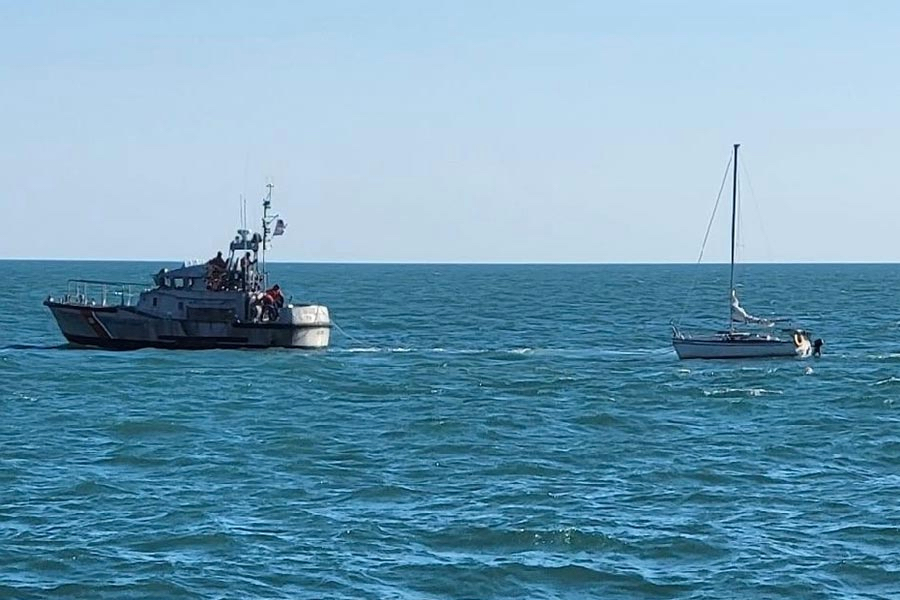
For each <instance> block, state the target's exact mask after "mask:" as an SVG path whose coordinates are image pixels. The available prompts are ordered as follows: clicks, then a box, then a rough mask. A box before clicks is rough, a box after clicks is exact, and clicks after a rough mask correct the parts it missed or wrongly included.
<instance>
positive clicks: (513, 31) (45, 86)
mask: <svg viewBox="0 0 900 600" xmlns="http://www.w3.org/2000/svg"><path fill="white" fill-rule="evenodd" d="M0 32H2V35H0V215H2V217H0V218H2V222H3V223H4V224H5V227H4V230H5V231H4V235H3V236H0V258H63V259H147V260H175V261H177V260H184V259H195V258H203V259H205V258H208V257H209V256H212V255H213V254H215V251H216V250H218V249H224V248H225V247H226V245H227V243H228V241H229V240H230V239H231V238H232V236H233V235H234V230H235V229H236V228H237V226H238V225H239V224H240V223H239V219H240V198H241V197H242V196H244V197H246V198H247V199H248V212H249V214H250V216H251V217H253V218H254V220H255V219H256V218H258V215H259V211H260V207H259V202H260V200H261V198H262V196H263V195H264V193H265V185H266V183H268V182H272V183H273V184H274V186H275V188H274V192H273V204H274V206H275V208H276V209H277V211H278V212H279V213H280V215H281V216H282V217H283V218H284V220H285V221H286V222H287V224H288V227H287V233H286V235H285V236H283V237H279V238H277V239H276V241H275V244H274V247H273V250H272V252H271V254H270V255H269V257H270V259H272V260H276V261H290V262H303V261H311V262H329V261H335V262H567V263H569V262H576V263H582V262H584V263H606V262H613V263H621V262H625V263H642V262H650V263H669V262H676V263H680V262H694V261H696V260H697V257H698V253H699V250H700V245H701V242H702V240H703V235H704V232H705V230H706V227H707V223H708V221H709V218H710V214H711V211H712V208H713V206H714V204H715V201H716V195H717V192H718V190H719V186H720V184H721V181H722V176H723V173H724V171H725V167H726V164H727V162H728V158H729V154H730V152H731V149H732V144H733V143H741V144H742V146H741V159H742V165H743V166H742V170H741V182H742V185H741V190H742V192H741V200H742V204H741V206H742V208H741V213H740V214H741V228H740V230H741V246H740V248H739V256H740V257H741V259H742V260H745V261H748V262H898V261H900V241H898V236H897V235H896V233H895V232H896V230H897V227H898V223H900V192H898V186H897V184H896V173H897V166H896V165H897V163H898V160H900V149H898V144H897V140H898V139H900V76H898V74H900V3H896V2H888V1H880V2H876V1H864V0H863V1H860V2H843V1H842V2H833V1H829V0H819V1H815V2H808V1H796V2H783V1H766V0H760V1H755V2H736V1H730V0H717V1H709V2H707V1H703V0H698V1H694V2H668V1H646V0H636V1H629V2H603V1H599V0H595V1H585V2H574V1H566V0H559V1H554V2H548V1H542V2H535V1H529V0H518V1H512V0H510V1H491V0H479V1H465V0H460V1H456V2H437V1H435V2H422V1H421V0H415V1H408V2H407V1H391V0H385V1H384V2H364V1H351V0H346V1H335V2H321V1H317V2H304V1H285V2H279V1H269V2H265V3H260V2H249V1H248V2H227V1H199V0H195V1H177V2H176V1H170V2H167V1H155V2H150V1H142V0H130V1H129V2H108V1H107V2H83V1H77V0H75V1H69V2H61V1H60V2H52V1H46V2H17V1H14V0H0ZM744 169H746V170H744ZM726 195H727V194H726ZM727 200H728V198H725V199H723V202H724V203H725V204H726V205H727ZM727 209H728V207H727V206H725V207H724V208H723V207H720V210H719V211H718V213H717V214H718V217H717V220H716V221H715V222H714V223H713V229H712V233H711V235H710V239H709V242H708V244H707V247H706V252H705V255H704V260H705V261H712V262H715V261H726V262H727V260H728V252H729V242H728V228H729V222H728V218H729V215H728V210H727Z"/></svg>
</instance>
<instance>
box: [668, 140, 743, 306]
mask: <svg viewBox="0 0 900 600" xmlns="http://www.w3.org/2000/svg"><path fill="white" fill-rule="evenodd" d="M732 160H733V157H732V155H731V154H729V155H728V164H727V165H725V173H724V174H723V175H722V183H721V185H719V193H718V194H717V195H716V203H715V205H714V206H713V210H712V214H711V215H710V216H709V223H707V225H706V234H705V235H704V236H703V243H702V244H701V245H700V256H699V257H697V264H698V265H699V264H700V261H701V260H703V252H704V251H705V250H706V242H707V240H709V232H710V231H711V230H712V226H713V222H714V221H715V220H716V212H717V211H718V210H719V201H720V200H721V199H722V192H723V191H724V190H725V183H726V182H727V181H728V171H729V169H731V161H732ZM699 275H700V274H699V273H698V272H697V269H694V279H693V280H692V281H691V287H690V288H688V293H687V295H686V296H685V298H684V303H683V304H682V306H681V313H680V314H679V316H678V321H677V323H681V317H683V316H684V313H685V311H686V310H687V307H688V303H689V302H690V301H691V296H692V295H693V293H694V288H695V287H696V286H697V277H699Z"/></svg>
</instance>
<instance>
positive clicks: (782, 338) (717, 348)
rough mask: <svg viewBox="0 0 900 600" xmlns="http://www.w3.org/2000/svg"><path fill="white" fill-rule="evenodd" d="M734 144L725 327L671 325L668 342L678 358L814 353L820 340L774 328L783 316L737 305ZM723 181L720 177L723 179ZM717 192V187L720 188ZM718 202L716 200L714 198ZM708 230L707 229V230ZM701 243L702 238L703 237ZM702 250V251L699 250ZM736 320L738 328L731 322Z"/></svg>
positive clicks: (736, 184)
mask: <svg viewBox="0 0 900 600" xmlns="http://www.w3.org/2000/svg"><path fill="white" fill-rule="evenodd" d="M739 147H740V144H735V145H734V157H733V159H732V160H733V164H734V172H733V176H732V195H731V278H730V281H731V283H730V285H729V290H730V306H729V318H728V329H727V330H724V331H714V332H711V333H705V334H698V335H694V334H691V333H687V332H683V331H681V329H679V328H678V326H676V325H673V326H672V346H673V347H674V348H675V353H676V354H678V358H681V359H685V358H768V357H801V358H806V357H809V356H812V355H816V356H818V355H819V354H820V353H821V349H822V343H823V342H822V340H821V339H817V340H815V341H814V342H811V341H810V340H811V337H810V335H809V333H808V332H806V331H805V330H803V329H798V328H793V327H783V326H782V327H781V328H780V329H776V326H777V325H778V323H785V322H787V320H786V319H767V318H760V317H754V316H753V315H751V314H749V313H748V312H747V311H746V310H744V308H743V307H742V306H741V304H740V301H739V300H738V297H737V291H736V290H735V285H734V251H735V238H736V235H735V234H736V229H737V227H736V225H737V202H738V194H737V190H738V173H737V164H738V148H739ZM723 185H724V181H723ZM720 194H721V190H720ZM717 203H718V202H717ZM707 233H708V232H707ZM704 243H705V241H704ZM701 254H702V253H701ZM736 323H740V324H741V325H742V329H738V328H737V327H736V326H735V324H736Z"/></svg>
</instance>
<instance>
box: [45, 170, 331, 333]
mask: <svg viewBox="0 0 900 600" xmlns="http://www.w3.org/2000/svg"><path fill="white" fill-rule="evenodd" d="M267 187H268V193H267V195H266V197H265V199H264V200H263V217H262V233H254V232H252V231H250V230H249V229H246V228H243V229H239V230H238V232H237V236H236V237H235V238H234V240H233V241H232V242H231V244H230V246H229V250H230V252H229V255H228V259H227V260H226V259H225V258H224V257H222V256H221V254H222V253H221V252H220V253H219V256H217V257H216V258H215V259H213V260H211V261H209V262H207V263H205V264H184V265H182V267H181V268H178V269H174V270H171V271H170V270H166V269H162V270H160V271H159V272H158V273H157V274H156V275H154V276H153V283H154V285H153V286H149V285H145V284H140V283H122V282H112V281H93V280H83V279H82V280H70V281H69V282H68V289H67V291H66V293H65V295H63V296H61V297H54V296H49V297H48V298H47V299H46V300H45V301H44V305H45V306H47V307H48V308H49V309H50V312H51V313H53V316H54V317H55V318H56V322H57V323H58V324H59V328H60V330H62V334H63V335H64V336H65V338H66V340H68V341H69V342H70V343H73V344H79V345H85V346H99V347H102V348H115V349H123V350H126V349H136V348H146V347H154V348H193V349H204V348H270V347H279V348H325V347H327V346H328V341H329V338H330V334H331V326H332V324H331V319H330V317H329V314H328V308H327V307H325V306H321V305H318V304H293V303H290V302H288V303H285V301H284V296H283V292H282V291H281V288H280V286H278V285H277V284H276V285H273V286H272V287H271V288H270V287H269V285H268V284H269V281H268V273H267V271H266V247H267V245H269V244H270V243H271V238H272V236H276V235H281V234H282V233H283V232H284V222H283V221H282V220H281V219H277V218H276V217H277V216H278V215H271V214H270V212H269V211H270V210H271V206H272V185H271V184H269V185H268V186H267Z"/></svg>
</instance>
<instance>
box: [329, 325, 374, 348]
mask: <svg viewBox="0 0 900 600" xmlns="http://www.w3.org/2000/svg"><path fill="white" fill-rule="evenodd" d="M331 324H332V325H333V326H334V328H335V329H337V330H338V331H340V332H341V333H342V334H343V335H344V336H345V337H346V338H347V339H349V340H350V341H351V342H356V343H357V344H360V345H361V346H366V345H371V344H369V342H367V341H365V340H361V339H359V338H357V337H354V336H352V335H350V334H349V333H347V332H346V331H344V328H343V327H341V326H340V325H338V324H337V321H335V320H334V319H332V320H331ZM375 347H377V348H378V349H379V350H380V349H381V347H380V346H375Z"/></svg>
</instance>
